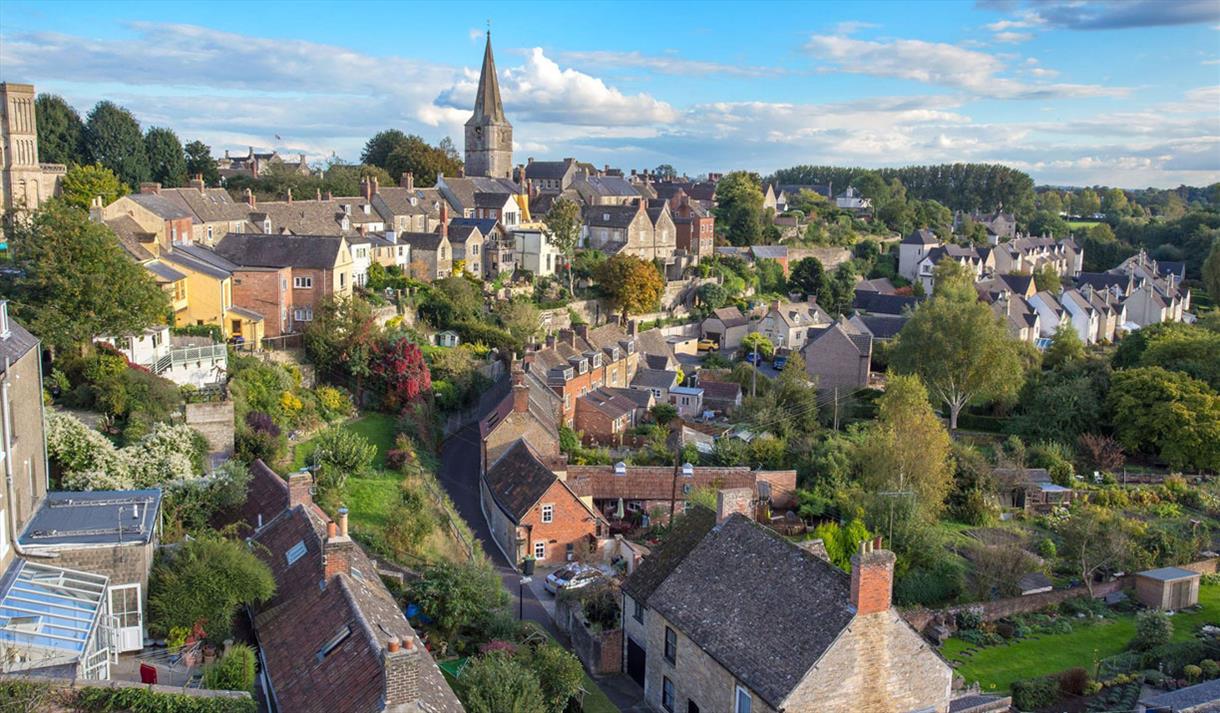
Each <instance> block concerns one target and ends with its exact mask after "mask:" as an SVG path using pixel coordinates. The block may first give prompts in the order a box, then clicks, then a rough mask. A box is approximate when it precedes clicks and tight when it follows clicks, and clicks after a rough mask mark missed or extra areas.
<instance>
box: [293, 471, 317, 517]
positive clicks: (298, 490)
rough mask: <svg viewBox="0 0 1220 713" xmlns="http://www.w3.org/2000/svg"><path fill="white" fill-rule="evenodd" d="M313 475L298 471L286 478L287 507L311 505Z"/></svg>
mask: <svg viewBox="0 0 1220 713" xmlns="http://www.w3.org/2000/svg"><path fill="white" fill-rule="evenodd" d="M312 491H313V475H312V474H311V473H310V472H309V471H307V470H300V471H297V472H296V473H293V474H291V475H289V476H288V507H290V508H292V507H296V506H297V505H304V506H305V507H309V506H310V505H313V493H312Z"/></svg>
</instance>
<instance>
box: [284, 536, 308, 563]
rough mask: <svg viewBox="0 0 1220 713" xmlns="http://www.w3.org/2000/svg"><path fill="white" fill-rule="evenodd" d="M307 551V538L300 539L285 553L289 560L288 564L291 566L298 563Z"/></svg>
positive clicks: (285, 557)
mask: <svg viewBox="0 0 1220 713" xmlns="http://www.w3.org/2000/svg"><path fill="white" fill-rule="evenodd" d="M306 552H307V550H306V548H305V540H300V541H298V542H297V543H296V544H295V545H293V546H292V547H289V548H288V551H287V552H285V553H284V559H285V560H287V561H288V566H289V567H291V566H292V565H294V564H296V562H297V560H299V559H301V558H302V557H304V556H305V553H306Z"/></svg>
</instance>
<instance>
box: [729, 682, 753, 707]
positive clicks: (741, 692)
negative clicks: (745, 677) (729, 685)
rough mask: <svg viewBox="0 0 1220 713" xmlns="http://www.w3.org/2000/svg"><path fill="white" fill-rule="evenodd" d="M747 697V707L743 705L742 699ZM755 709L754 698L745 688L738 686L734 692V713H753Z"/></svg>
mask: <svg viewBox="0 0 1220 713" xmlns="http://www.w3.org/2000/svg"><path fill="white" fill-rule="evenodd" d="M742 696H745V697H746V704H745V706H742V705H741V697H742ZM753 709H754V698H753V697H752V696H751V695H750V691H749V690H748V689H747V688H746V687H745V686H740V685H739V686H736V690H734V692H733V713H751V711H752V710H753Z"/></svg>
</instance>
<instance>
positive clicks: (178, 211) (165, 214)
mask: <svg viewBox="0 0 1220 713" xmlns="http://www.w3.org/2000/svg"><path fill="white" fill-rule="evenodd" d="M127 197H128V198H130V199H131V200H132V201H134V202H135V203H137V204H138V205H140V206H141V207H143V208H144V209H145V210H148V211H150V212H152V213H153V214H155V215H156V216H157V217H158V218H164V219H165V220H181V219H183V218H190V217H191V214H190V213H189V212H187V211H186V210H185V209H183V208H181V207H179V206H178V205H177V203H175V202H174V201H171V200H169V199H167V198H164V197H162V196H159V195H157V194H155V193H132V194H131V195H129V196H127Z"/></svg>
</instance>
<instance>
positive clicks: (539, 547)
mask: <svg viewBox="0 0 1220 713" xmlns="http://www.w3.org/2000/svg"><path fill="white" fill-rule="evenodd" d="M534 559H536V560H544V559H546V543H545V542H543V541H542V540H535V541H534Z"/></svg>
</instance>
